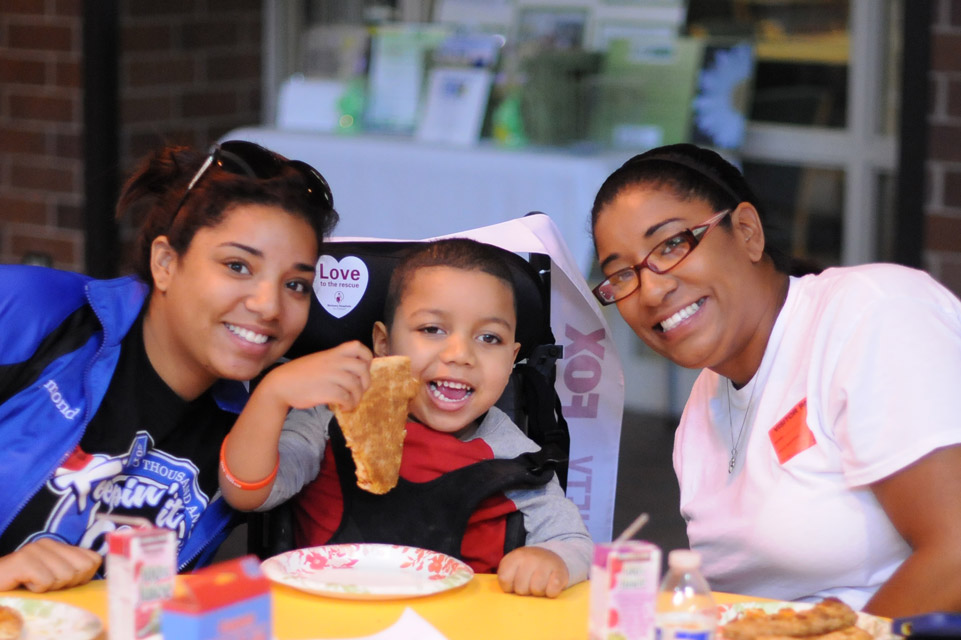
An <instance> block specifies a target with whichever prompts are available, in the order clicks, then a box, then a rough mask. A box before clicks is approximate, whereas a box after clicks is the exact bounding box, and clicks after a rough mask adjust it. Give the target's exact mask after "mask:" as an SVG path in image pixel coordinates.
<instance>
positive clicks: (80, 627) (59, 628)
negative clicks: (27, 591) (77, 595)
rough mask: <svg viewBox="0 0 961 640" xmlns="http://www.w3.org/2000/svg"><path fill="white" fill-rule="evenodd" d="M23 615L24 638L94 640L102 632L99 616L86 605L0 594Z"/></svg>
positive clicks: (6, 603)
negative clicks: (82, 607) (80, 606)
mask: <svg viewBox="0 0 961 640" xmlns="http://www.w3.org/2000/svg"><path fill="white" fill-rule="evenodd" d="M0 605H3V606H5V607H10V608H11V609H16V610H17V611H19V612H20V615H21V616H23V627H24V634H23V637H24V638H26V640H93V639H94V638H97V637H98V636H100V634H101V633H102V632H103V623H102V622H101V621H100V618H98V617H97V616H95V615H94V614H92V613H90V612H89V611H87V610H86V609H81V608H79V607H74V606H71V605H69V604H63V603H62V602H53V601H52V600H34V599H32V598H0Z"/></svg>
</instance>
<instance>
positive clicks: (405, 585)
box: [261, 544, 474, 600]
mask: <svg viewBox="0 0 961 640" xmlns="http://www.w3.org/2000/svg"><path fill="white" fill-rule="evenodd" d="M261 567H262V568H263V571H264V575H266V576H267V577H268V578H270V579H271V580H273V581H274V582H277V583H280V584H283V585H287V586H288V587H293V588H295V589H300V590H301V591H306V592H308V593H316V594H319V595H324V596H330V597H332V598H347V599H352V600H388V599H393V598H414V597H418V596H426V595H430V594H432V593H439V592H441V591H447V590H449V589H456V588H457V587H460V586H463V585H465V584H467V583H468V582H470V579H471V578H472V577H474V571H473V570H472V569H471V568H470V567H469V566H467V565H466V564H464V563H463V562H461V561H460V560H457V559H456V558H452V557H450V556H448V555H444V554H443V553H437V552H435V551H428V550H426V549H418V548H416V547H405V546H401V545H392V544H334V545H326V546H321V547H310V548H307V549H296V550H294V551H288V552H286V553H282V554H280V555H278V556H274V557H273V558H268V559H267V560H264V561H263V563H262V564H261Z"/></svg>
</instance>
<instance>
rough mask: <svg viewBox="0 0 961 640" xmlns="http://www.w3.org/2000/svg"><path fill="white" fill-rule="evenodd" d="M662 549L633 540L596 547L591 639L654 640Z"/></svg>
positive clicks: (591, 606)
mask: <svg viewBox="0 0 961 640" xmlns="http://www.w3.org/2000/svg"><path fill="white" fill-rule="evenodd" d="M660 575H661V550H660V548H658V546H657V545H655V544H651V543H650V542H642V541H639V540H630V541H627V542H621V543H618V544H614V543H608V544H597V545H595V546H594V561H593V563H592V564H591V576H590V577H591V586H590V599H591V604H590V619H589V635H590V638H591V640H625V639H629V640H653V638H654V614H655V605H656V602H657V591H658V583H659V581H660Z"/></svg>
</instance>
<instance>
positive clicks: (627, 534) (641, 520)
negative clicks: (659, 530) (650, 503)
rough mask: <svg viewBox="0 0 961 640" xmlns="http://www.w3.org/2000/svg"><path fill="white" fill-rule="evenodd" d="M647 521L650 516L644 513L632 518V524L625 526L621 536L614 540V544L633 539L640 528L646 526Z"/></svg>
mask: <svg viewBox="0 0 961 640" xmlns="http://www.w3.org/2000/svg"><path fill="white" fill-rule="evenodd" d="M648 520H650V516H648V515H647V514H646V513H642V514H641V515H639V516H637V517H636V518H634V522H632V523H631V524H629V525H628V526H627V529H624V531H623V532H622V533H621V535H619V536H617V538H615V539H614V544H620V543H622V542H627V541H628V540H630V539H631V538H633V537H634V535H635V534H637V532H638V531H640V530H641V527H643V526H644V525H646V524H647V521H648Z"/></svg>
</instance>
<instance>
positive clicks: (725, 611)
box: [717, 601, 901, 640]
mask: <svg viewBox="0 0 961 640" xmlns="http://www.w3.org/2000/svg"><path fill="white" fill-rule="evenodd" d="M813 606H814V605H812V604H810V603H806V602H777V601H775V602H738V603H737V604H722V605H718V607H717V608H718V611H719V612H720V615H721V618H720V620H719V622H718V624H719V625H721V624H727V623H728V622H730V621H731V620H733V619H734V618H736V617H737V616H738V615H739V614H740V613H742V612H744V611H746V610H748V609H760V610H762V611H763V612H764V613H775V612H777V611H780V610H781V609H784V608H791V609H794V610H795V611H803V610H805V609H810V608H811V607H813ZM857 625H858V627H860V628H861V629H864V630H865V631H867V632H868V633H870V634H871V635H872V636H874V638H875V640H896V639H898V638H900V637H901V636H899V635H896V634H894V633H892V632H891V621H890V620H889V619H887V618H879V617H878V616H872V615H871V614H869V613H861V612H860V611H859V612H858V622H857ZM721 640H723V636H721Z"/></svg>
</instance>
